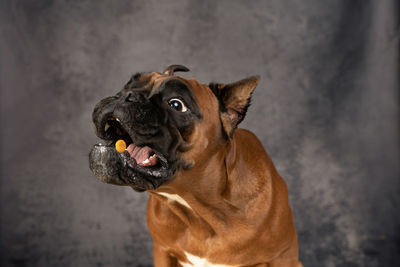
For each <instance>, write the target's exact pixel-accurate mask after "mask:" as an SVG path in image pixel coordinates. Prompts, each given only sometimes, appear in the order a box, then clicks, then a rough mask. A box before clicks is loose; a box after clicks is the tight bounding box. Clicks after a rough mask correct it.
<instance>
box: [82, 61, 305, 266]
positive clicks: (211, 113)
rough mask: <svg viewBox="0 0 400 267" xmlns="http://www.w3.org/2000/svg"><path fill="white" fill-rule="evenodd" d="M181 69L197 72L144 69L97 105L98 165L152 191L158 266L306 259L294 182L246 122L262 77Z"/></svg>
mask: <svg viewBox="0 0 400 267" xmlns="http://www.w3.org/2000/svg"><path fill="white" fill-rule="evenodd" d="M177 71H188V69H187V68H186V67H184V66H181V65H172V66H170V67H168V68H167V69H166V70H165V71H164V72H163V73H159V72H151V73H138V74H135V75H134V76H133V77H132V78H131V79H130V80H129V82H128V83H127V84H126V85H125V87H124V88H123V89H122V91H120V92H119V93H117V94H116V95H115V96H111V97H107V98H105V99H103V100H101V101H100V102H99V103H98V104H97V105H96V107H95V109H94V112H93V122H94V124H95V128H96V134H97V136H98V137H99V138H101V139H103V140H104V141H105V144H97V145H95V146H94V147H93V148H92V150H91V152H90V156H89V163H90V168H91V170H92V171H93V173H94V174H95V176H97V177H98V179H100V180H101V181H103V182H106V183H110V184H115V185H128V186H131V187H132V188H133V189H134V190H136V191H140V192H142V191H146V192H148V193H149V194H150V198H149V200H148V206H147V224H148V228H149V231H150V233H151V235H152V237H153V255H154V265H155V266H156V267H159V266H185V267H186V266H283V267H289V266H293V267H294V266H297V267H299V266H302V265H301V263H300V262H299V260H298V247H297V234H296V230H295V226H294V220H293V215H292V212H291V209H290V207H289V201H288V191H287V188H286V184H285V182H284V181H283V179H282V178H281V177H280V176H279V174H278V173H277V171H276V169H275V167H274V165H273V163H272V161H271V159H270V158H269V157H268V155H267V153H266V152H265V150H264V148H263V146H262V144H261V142H260V141H259V140H258V139H257V137H256V136H255V135H254V134H253V133H251V132H250V131H247V130H243V129H237V126H238V124H239V123H240V122H241V121H242V120H243V118H244V117H245V115H246V111H247V109H248V107H249V104H250V98H251V94H252V93H253V90H254V89H255V87H256V85H257V83H258V80H259V78H258V77H256V76H254V77H249V78H246V79H243V80H240V81H238V82H235V83H231V84H217V83H212V84H209V85H206V84H201V83H199V82H197V81H196V80H194V79H185V78H183V77H180V76H176V75H174V72H177ZM121 139H122V140H124V141H125V142H126V144H127V148H126V150H125V151H124V152H123V153H119V152H117V151H116V149H115V148H114V144H115V142H116V141H117V140H121Z"/></svg>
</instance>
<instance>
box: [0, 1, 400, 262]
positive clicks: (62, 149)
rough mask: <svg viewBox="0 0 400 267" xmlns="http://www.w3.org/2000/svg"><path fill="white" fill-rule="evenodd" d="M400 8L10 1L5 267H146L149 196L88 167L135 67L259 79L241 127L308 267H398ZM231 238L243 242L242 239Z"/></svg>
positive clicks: (4, 29) (3, 80) (4, 101)
mask: <svg viewBox="0 0 400 267" xmlns="http://www.w3.org/2000/svg"><path fill="white" fill-rule="evenodd" d="M398 14H399V5H398V1H396V0H392V1H391V0H380V1H372V0H371V1H368V0H354V1H345V0H324V1H321V0H305V1H289V0H284V1H283V0H267V1H265V0H262V1H261V0H260V1H253V0H252V1H215V0H209V1H204V0H203V1H189V0H176V1H175V0H170V1H164V0H163V1H153V0H142V1H132V0H119V1H105V0H104V1H102V0H81V1H78V0H76V1H74V0H57V1H49V0H26V1H13V0H2V1H0V88H1V95H0V99H1V122H0V123H1V125H2V127H1V139H0V140H1V168H0V170H1V191H0V192H1V195H0V200H1V201H0V210H1V213H0V215H1V224H0V227H1V228H0V251H1V259H0V265H1V266H151V265H152V255H151V254H152V248H151V247H152V240H151V237H150V235H149V234H148V232H147V227H146V222H145V207H146V200H147V194H146V193H137V192H134V191H133V190H132V189H130V188H127V187H117V186H111V185H108V184H103V183H101V182H100V181H99V180H97V179H96V178H95V177H94V176H93V174H92V173H91V172H90V170H89V167H88V153H89V150H90V148H91V146H92V145H93V144H94V143H97V142H98V141H99V140H98V139H97V138H96V137H95V134H94V128H93V124H92V122H91V113H92V110H93V108H94V105H95V104H96V103H97V102H98V101H99V100H100V99H102V98H104V97H106V96H109V95H112V94H115V93H116V92H118V91H119V90H120V89H121V88H122V87H123V85H124V84H125V83H126V82H127V81H128V79H129V78H130V76H131V75H132V74H133V73H135V72H146V71H162V70H163V69H164V68H165V67H167V66H168V65H171V64H182V65H185V66H187V67H188V68H190V70H191V71H190V72H188V73H185V74H183V75H184V76H185V77H193V78H196V79H197V80H199V81H200V82H203V83H209V82H221V83H228V82H233V81H237V80H239V79H242V78H245V77H247V76H250V75H260V76H261V81H260V83H259V85H258V87H257V88H256V90H255V93H254V94H253V99H252V105H251V106H250V108H249V110H248V113H247V117H246V118H245V120H244V121H243V123H242V124H241V127H243V128H247V129H250V130H251V131H253V132H254V133H256V135H257V136H258V137H259V138H260V140H261V141H262V143H263V144H264V146H265V148H266V149H267V151H268V153H269V155H270V156H271V158H272V160H273V161H274V164H275V165H276V167H277V169H278V171H279V173H280V174H281V176H282V177H283V178H284V179H285V181H286V183H287V185H288V188H289V197H290V203H291V206H292V208H293V212H294V216H295V223H296V227H297V231H298V234H299V250H300V259H301V260H302V262H303V264H304V266H305V267H311V266H315V267H320V266H395V265H396V264H398V262H399V261H400V256H399V253H400V250H399V249H400V231H399V229H400V213H399V210H398V208H399V206H400V205H399V204H400V182H399V174H400V170H399V148H400V146H399V92H398V89H399V79H398V77H399V53H398V52H399V16H398ZM233 234H234V233H233Z"/></svg>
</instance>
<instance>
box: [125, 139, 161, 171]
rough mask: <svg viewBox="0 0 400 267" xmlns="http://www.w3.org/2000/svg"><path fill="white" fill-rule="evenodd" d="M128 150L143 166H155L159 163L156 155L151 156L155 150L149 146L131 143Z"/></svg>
mask: <svg viewBox="0 0 400 267" xmlns="http://www.w3.org/2000/svg"><path fill="white" fill-rule="evenodd" d="M126 151H128V153H129V155H130V157H131V158H134V159H135V160H136V162H137V163H138V164H139V165H141V166H153V165H155V164H156V163H157V159H156V157H151V156H153V154H154V151H153V150H152V149H151V148H150V147H148V146H145V147H140V146H136V145H135V144H130V145H129V146H128V147H127V148H126Z"/></svg>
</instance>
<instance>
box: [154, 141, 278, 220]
mask: <svg viewBox="0 0 400 267" xmlns="http://www.w3.org/2000/svg"><path fill="white" fill-rule="evenodd" d="M242 141H243V140H238V139H237V138H235V137H234V138H232V139H231V140H230V142H227V143H226V144H224V148H223V149H218V150H216V151H217V152H216V153H215V154H212V155H211V156H209V157H208V158H207V159H202V160H201V161H199V162H198V163H197V164H195V166H194V167H193V168H192V169H190V170H186V171H182V172H181V173H179V174H178V176H177V177H175V178H174V180H172V181H171V182H169V183H167V184H166V185H163V186H161V187H160V188H159V189H158V190H157V191H153V192H151V193H152V194H154V195H155V196H156V197H159V196H160V195H161V196H163V197H167V199H163V200H164V201H166V202H169V204H170V206H172V205H174V206H176V205H179V204H180V206H181V208H183V209H191V210H192V213H195V214H196V215H198V216H199V218H202V219H203V220H204V221H206V222H213V223H215V222H217V221H218V222H221V223H226V224H227V223H230V222H232V216H236V217H237V220H238V221H242V220H243V221H246V217H247V216H251V214H247V210H246V206H247V204H248V203H249V201H254V200H255V199H258V200H257V201H259V200H260V199H259V198H260V197H263V198H264V199H263V201H265V205H264V208H266V209H267V208H268V205H269V204H268V203H269V202H270V200H269V199H265V196H267V198H269V197H268V196H269V194H261V192H260V188H258V187H260V184H259V183H260V182H259V181H258V180H256V179H254V178H253V177H260V174H258V173H257V175H254V176H253V175H251V173H252V169H253V168H252V166H254V164H257V161H258V160H260V159H251V157H249V156H244V155H243V154H242V151H241V150H242V148H241V146H242V145H243V142H242ZM239 144H240V145H239ZM246 145H251V144H246ZM257 145H258V146H259V144H257ZM261 149H262V146H261ZM262 150H263V149H262ZM264 153H265V152H264ZM239 163H240V164H239ZM271 164H272V163H271ZM262 165H265V166H268V165H269V164H268V162H267V163H266V162H262V163H259V165H258V168H257V170H258V172H260V173H265V174H266V175H268V176H270V175H275V174H274V173H270V172H271V168H260V166H262ZM237 166H240V169H238V167H237ZM273 170H274V169H273ZM261 175H264V174H261ZM276 175H277V174H276ZM267 180H268V179H267ZM233 185H235V186H233ZM240 185H242V186H240ZM270 186H271V184H267V185H264V186H262V189H261V190H263V191H264V190H269V191H270ZM168 197H169V199H168ZM174 201H175V202H177V203H174ZM173 212H175V213H176V212H178V213H181V211H177V210H176V209H175V208H174V209H173ZM180 216H182V214H180ZM228 216H229V219H228Z"/></svg>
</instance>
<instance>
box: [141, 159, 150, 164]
mask: <svg viewBox="0 0 400 267" xmlns="http://www.w3.org/2000/svg"><path fill="white" fill-rule="evenodd" d="M148 163H150V159H145V160H143V161H142V164H148Z"/></svg>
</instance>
